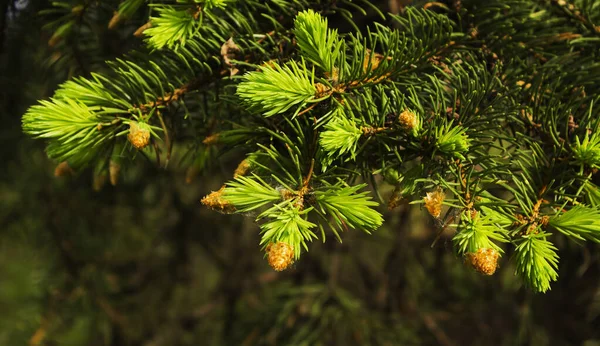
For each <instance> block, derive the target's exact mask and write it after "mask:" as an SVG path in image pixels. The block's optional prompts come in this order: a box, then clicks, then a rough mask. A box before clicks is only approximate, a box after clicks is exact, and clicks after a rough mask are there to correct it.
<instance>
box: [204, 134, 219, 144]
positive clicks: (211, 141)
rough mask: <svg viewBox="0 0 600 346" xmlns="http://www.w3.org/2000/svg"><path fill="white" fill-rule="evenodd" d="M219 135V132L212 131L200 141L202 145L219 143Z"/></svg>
mask: <svg viewBox="0 0 600 346" xmlns="http://www.w3.org/2000/svg"><path fill="white" fill-rule="evenodd" d="M220 136H221V134H220V133H214V134H212V135H210V136H208V137H206V138H204V140H203V141H202V143H203V144H204V145H213V144H217V143H219V137H220Z"/></svg>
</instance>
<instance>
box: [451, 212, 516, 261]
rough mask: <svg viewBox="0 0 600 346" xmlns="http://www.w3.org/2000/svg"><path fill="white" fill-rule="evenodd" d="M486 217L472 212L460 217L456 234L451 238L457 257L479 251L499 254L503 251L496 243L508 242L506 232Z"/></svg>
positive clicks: (490, 218)
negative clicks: (488, 250)
mask: <svg viewBox="0 0 600 346" xmlns="http://www.w3.org/2000/svg"><path fill="white" fill-rule="evenodd" d="M494 221H495V220H494V219H493V218H492V217H490V216H487V215H481V213H478V212H476V211H473V210H465V211H463V212H462V213H461V215H460V223H459V224H458V225H457V233H456V235H455V236H454V237H453V238H452V243H453V244H454V248H455V250H456V251H457V253H458V254H459V255H465V254H467V253H475V252H477V251H478V250H479V249H494V250H496V251H498V252H499V253H503V252H504V251H503V250H502V248H500V247H499V246H498V245H497V244H496V243H495V242H494V241H496V242H502V243H505V242H508V239H507V235H506V232H505V231H504V230H503V229H502V227H501V225H499V224H497V223H495V222H494Z"/></svg>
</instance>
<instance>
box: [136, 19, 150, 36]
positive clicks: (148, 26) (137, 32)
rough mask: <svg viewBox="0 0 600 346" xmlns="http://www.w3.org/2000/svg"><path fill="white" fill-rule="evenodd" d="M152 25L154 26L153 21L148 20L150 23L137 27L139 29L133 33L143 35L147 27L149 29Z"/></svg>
mask: <svg viewBox="0 0 600 346" xmlns="http://www.w3.org/2000/svg"><path fill="white" fill-rule="evenodd" d="M151 27H152V22H148V23H146V24H144V25H142V26H140V27H139V28H137V30H136V31H135V32H134V33H133V36H135V37H141V36H142V35H143V34H144V31H146V29H149V28H151Z"/></svg>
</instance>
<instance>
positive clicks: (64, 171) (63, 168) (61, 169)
mask: <svg viewBox="0 0 600 346" xmlns="http://www.w3.org/2000/svg"><path fill="white" fill-rule="evenodd" d="M71 174H73V169H72V168H71V166H69V163H68V162H67V161H63V162H61V163H59V164H58V166H56V168H55V169H54V176H55V177H65V176H67V175H71Z"/></svg>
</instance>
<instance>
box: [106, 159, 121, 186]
mask: <svg viewBox="0 0 600 346" xmlns="http://www.w3.org/2000/svg"><path fill="white" fill-rule="evenodd" d="M108 173H109V174H110V184H111V185H112V186H116V185H117V184H118V183H119V173H121V165H120V164H119V163H118V162H115V161H110V164H109V165H108Z"/></svg>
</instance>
